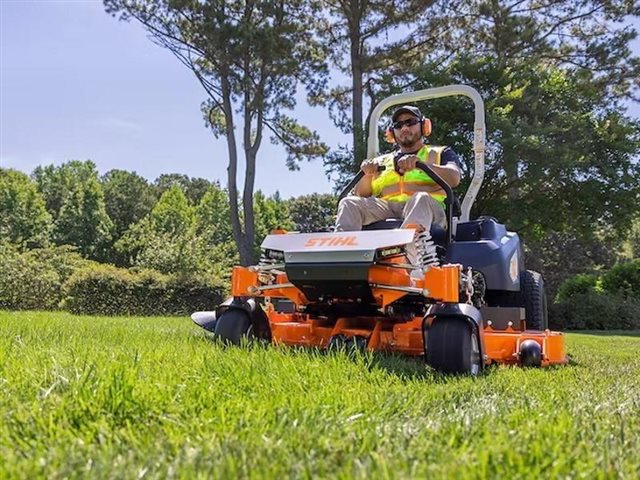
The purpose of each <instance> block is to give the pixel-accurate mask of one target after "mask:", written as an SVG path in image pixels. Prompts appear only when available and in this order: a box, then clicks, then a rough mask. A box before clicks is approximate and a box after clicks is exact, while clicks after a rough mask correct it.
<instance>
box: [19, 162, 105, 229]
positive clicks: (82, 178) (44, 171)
mask: <svg viewBox="0 0 640 480" xmlns="http://www.w3.org/2000/svg"><path fill="white" fill-rule="evenodd" d="M97 175H98V173H97V170H96V165H95V163H93V162H92V161H91V160H85V161H80V160H71V161H69V162H66V163H63V164H62V165H60V166H59V167H56V166H55V165H47V166H45V167H42V166H38V167H36V168H35V170H34V171H33V173H32V174H31V177H32V178H33V179H34V180H35V181H36V184H37V185H38V190H39V191H40V193H42V196H43V197H44V200H45V204H46V207H47V211H48V212H49V213H50V214H51V216H52V217H53V219H54V220H57V219H58V215H59V214H60V210H61V209H62V205H63V204H64V202H65V199H66V197H67V196H68V195H69V192H71V191H72V190H74V189H77V188H79V185H81V184H83V183H85V182H87V181H90V180H91V179H92V178H94V177H97Z"/></svg>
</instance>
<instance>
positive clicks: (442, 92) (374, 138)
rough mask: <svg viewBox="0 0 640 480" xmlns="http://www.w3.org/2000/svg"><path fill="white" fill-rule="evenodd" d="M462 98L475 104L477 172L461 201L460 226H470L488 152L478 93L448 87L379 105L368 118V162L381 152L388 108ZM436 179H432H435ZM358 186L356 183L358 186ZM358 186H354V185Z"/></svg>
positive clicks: (402, 95)
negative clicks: (381, 128) (383, 121)
mask: <svg viewBox="0 0 640 480" xmlns="http://www.w3.org/2000/svg"><path fill="white" fill-rule="evenodd" d="M457 95H463V96H465V97H469V98H470V99H471V100H473V104H474V107H475V118H474V123H473V153H474V172H473V178H472V179H471V184H470V185H469V188H468V189H467V192H466V193H465V196H464V199H463V201H462V215H461V217H460V221H461V222H468V221H469V216H470V213H471V207H472V206H473V202H475V200H476V197H477V195H478V192H479V191H480V186H481V185H482V179H483V178H484V151H485V133H486V132H485V120H484V101H483V100H482V97H481V96H480V94H479V93H478V91H477V90H476V89H474V88H472V87H469V86H467V85H448V86H446V87H437V88H427V89H425V90H418V91H416V92H409V93H400V94H397V95H392V96H390V97H387V98H385V99H384V100H382V101H380V102H379V103H378V104H377V105H376V106H375V108H374V109H373V111H372V112H371V117H370V118H369V138H368V141H367V158H373V157H375V156H377V155H378V154H379V152H378V149H379V145H378V122H379V121H380V116H381V114H382V112H384V111H385V110H386V109H387V108H389V107H392V106H395V105H404V104H405V103H410V102H419V101H422V100H429V99H432V98H442V97H452V96H457ZM432 178H433V177H432ZM355 183H357V181H356V182H355ZM354 185H355V184H354Z"/></svg>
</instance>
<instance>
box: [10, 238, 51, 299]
mask: <svg viewBox="0 0 640 480" xmlns="http://www.w3.org/2000/svg"><path fill="white" fill-rule="evenodd" d="M0 258H1V261H0V308H2V309H8V310H52V309H55V308H57V306H58V302H59V301H60V285H61V282H60V276H59V275H58V274H57V273H56V272H55V270H53V269H52V268H51V267H50V266H49V265H46V264H38V263H34V262H32V261H30V260H29V259H28V258H27V257H26V256H25V255H22V254H20V253H19V252H17V251H16V250H14V249H12V248H10V247H7V246H2V247H0Z"/></svg>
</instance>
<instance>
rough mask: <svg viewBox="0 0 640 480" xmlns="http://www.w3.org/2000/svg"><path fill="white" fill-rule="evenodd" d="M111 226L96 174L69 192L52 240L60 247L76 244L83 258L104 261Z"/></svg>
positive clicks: (55, 225)
mask: <svg viewBox="0 0 640 480" xmlns="http://www.w3.org/2000/svg"><path fill="white" fill-rule="evenodd" d="M112 227H113V224H112V223H111V219H110V218H109V216H108V215H107V211H106V209H105V204H104V193H103V192H102V187H101V186H100V183H99V181H98V178H97V175H94V176H93V177H90V178H88V179H87V180H86V182H84V183H82V184H75V185H73V186H72V187H71V189H70V191H69V192H68V193H67V195H66V197H65V198H64V201H63V203H62V207H61V208H60V213H59V214H58V218H57V219H56V221H55V224H54V234H53V238H54V241H55V242H56V244H58V245H75V246H77V247H79V249H80V252H81V253H82V254H83V255H84V256H86V257H90V258H93V259H102V258H104V254H105V250H106V248H107V247H108V244H109V242H110V239H111V229H112Z"/></svg>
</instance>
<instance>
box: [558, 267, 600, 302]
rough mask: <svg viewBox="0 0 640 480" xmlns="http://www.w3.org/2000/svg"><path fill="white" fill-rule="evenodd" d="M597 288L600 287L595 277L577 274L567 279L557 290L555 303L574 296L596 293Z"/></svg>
mask: <svg viewBox="0 0 640 480" xmlns="http://www.w3.org/2000/svg"><path fill="white" fill-rule="evenodd" d="M599 287H600V285H599V279H598V276H597V275H589V274H586V273H579V274H578V275H575V276H573V277H569V278H567V279H566V280H565V281H564V282H562V284H561V285H560V288H558V294H557V295H556V301H558V302H562V301H566V300H568V299H570V298H571V297H574V296H576V295H583V294H589V293H596V291H597V290H598V289H599ZM600 288H601V287H600Z"/></svg>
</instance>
